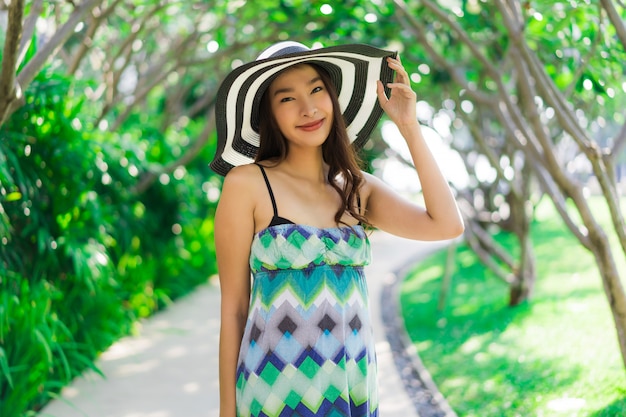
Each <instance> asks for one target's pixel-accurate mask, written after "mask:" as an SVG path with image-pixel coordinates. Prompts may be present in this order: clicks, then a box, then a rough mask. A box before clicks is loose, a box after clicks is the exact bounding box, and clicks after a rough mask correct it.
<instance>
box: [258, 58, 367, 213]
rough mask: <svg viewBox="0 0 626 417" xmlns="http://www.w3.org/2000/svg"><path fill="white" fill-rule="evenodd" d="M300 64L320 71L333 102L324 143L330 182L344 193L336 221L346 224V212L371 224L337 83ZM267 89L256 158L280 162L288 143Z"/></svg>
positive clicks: (361, 177) (260, 119) (263, 101)
mask: <svg viewBox="0 0 626 417" xmlns="http://www.w3.org/2000/svg"><path fill="white" fill-rule="evenodd" d="M300 65H311V66H312V67H313V68H314V69H315V70H316V71H317V73H318V74H319V76H320V78H321V79H322V82H323V83H324V86H325V87H326V90H327V91H328V93H329V94H330V98H331V100H332V103H333V124H332V128H331V130H330V133H329V135H328V138H326V141H325V142H324V143H323V144H322V157H323V158H324V161H325V162H326V163H327V164H328V167H329V169H328V177H327V180H328V183H329V184H330V185H331V186H332V187H333V188H334V189H335V190H336V191H337V192H338V193H339V195H340V196H341V206H340V207H339V209H338V210H337V212H336V213H335V222H336V223H337V224H340V223H343V224H346V223H345V222H343V221H341V217H342V216H343V214H344V213H345V212H347V213H348V214H350V215H351V216H352V217H354V218H355V219H357V220H358V221H359V222H361V223H362V224H364V225H369V222H368V221H367V219H366V218H365V216H363V215H362V214H361V213H359V208H360V205H361V204H360V199H359V189H360V188H361V186H362V185H363V183H364V181H365V180H364V178H363V173H362V172H361V168H360V165H361V160H360V159H359V157H358V155H357V153H356V151H355V149H354V147H353V146H352V144H351V143H350V138H349V137H348V131H347V130H346V123H345V121H344V119H343V115H342V114H341V111H340V110H339V109H340V108H341V107H340V106H339V100H338V98H337V90H336V88H335V85H334V84H333V82H332V80H331V78H330V76H329V75H328V73H327V72H326V71H325V70H324V69H323V68H321V67H319V66H317V65H312V64H300ZM290 68H293V67H290ZM268 91H269V88H268V89H267V90H265V93H264V94H263V97H262V98H261V103H260V106H259V135H260V146H259V151H258V153H257V155H256V158H255V161H256V162H258V161H265V160H271V161H272V162H274V163H276V164H278V163H280V162H281V161H283V160H284V159H285V158H286V157H287V152H288V151H289V144H288V142H287V139H285V137H284V136H283V134H282V133H281V131H280V129H279V127H278V124H277V123H276V119H275V118H274V115H273V114H272V111H271V104H270V98H269V94H268ZM340 176H341V178H343V179H344V181H343V185H340V184H339V182H338V181H337V178H338V177H340Z"/></svg>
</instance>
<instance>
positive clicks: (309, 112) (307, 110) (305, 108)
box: [302, 99, 317, 117]
mask: <svg viewBox="0 0 626 417" xmlns="http://www.w3.org/2000/svg"><path fill="white" fill-rule="evenodd" d="M316 113H317V106H316V104H315V101H314V100H311V99H307V100H304V101H303V103H302V115H303V116H306V117H314V116H315V114H316Z"/></svg>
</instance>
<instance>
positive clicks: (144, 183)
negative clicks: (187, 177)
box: [131, 107, 215, 194]
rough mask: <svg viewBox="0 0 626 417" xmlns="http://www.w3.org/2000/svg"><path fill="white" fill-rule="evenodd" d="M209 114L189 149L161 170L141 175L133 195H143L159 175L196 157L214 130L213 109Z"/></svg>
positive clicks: (169, 171) (167, 172)
mask: <svg viewBox="0 0 626 417" xmlns="http://www.w3.org/2000/svg"><path fill="white" fill-rule="evenodd" d="M209 114H210V115H211V116H210V118H209V120H208V121H207V124H206V125H205V126H204V129H203V130H202V132H201V133H200V134H199V135H198V137H197V138H196V140H195V141H194V143H193V144H192V145H191V146H190V147H189V148H187V150H186V151H185V153H184V154H183V155H182V156H181V157H180V158H178V159H177V160H175V161H173V162H170V163H169V164H167V165H165V166H163V167H162V168H160V169H157V170H153V171H150V172H146V173H145V174H144V175H142V176H141V178H140V179H139V182H138V183H137V185H135V186H134V187H133V189H132V191H131V192H132V193H133V194H141V193H143V192H144V191H146V190H147V189H148V188H149V187H150V186H151V185H152V184H153V183H154V181H156V179H157V178H158V177H159V176H160V175H162V174H170V173H171V172H174V170H175V169H176V168H178V167H179V166H184V165H186V164H188V163H189V162H191V161H192V160H193V159H194V158H195V157H196V156H198V154H199V153H200V151H201V150H202V148H203V147H204V145H206V143H207V142H208V141H209V137H210V136H211V132H213V131H214V130H215V112H213V107H211V108H210V109H209Z"/></svg>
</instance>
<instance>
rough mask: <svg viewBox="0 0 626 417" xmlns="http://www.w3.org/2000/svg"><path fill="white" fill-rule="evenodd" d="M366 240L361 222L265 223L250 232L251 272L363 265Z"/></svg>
mask: <svg viewBox="0 0 626 417" xmlns="http://www.w3.org/2000/svg"><path fill="white" fill-rule="evenodd" d="M370 257H371V254H370V242H369V240H368V238H367V234H366V233H365V230H364V229H363V227H362V226H360V225H356V226H352V227H349V226H343V227H329V228H318V227H314V226H307V225H301V224H280V225H275V226H270V227H267V228H265V229H263V230H261V231H260V232H258V233H256V234H255V235H254V239H253V241H252V247H251V251H250V268H251V270H252V272H253V273H257V272H261V271H276V270H281V269H306V268H310V267H313V266H320V265H330V266H333V265H342V266H365V265H367V264H369V262H370Z"/></svg>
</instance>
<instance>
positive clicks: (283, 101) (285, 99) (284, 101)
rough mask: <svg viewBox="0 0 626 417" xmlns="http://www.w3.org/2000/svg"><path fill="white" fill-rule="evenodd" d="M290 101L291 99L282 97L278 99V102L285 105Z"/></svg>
mask: <svg viewBox="0 0 626 417" xmlns="http://www.w3.org/2000/svg"><path fill="white" fill-rule="evenodd" d="M291 100H293V98H292V97H283V98H281V99H280V102H281V103H286V102H288V101H291Z"/></svg>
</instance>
